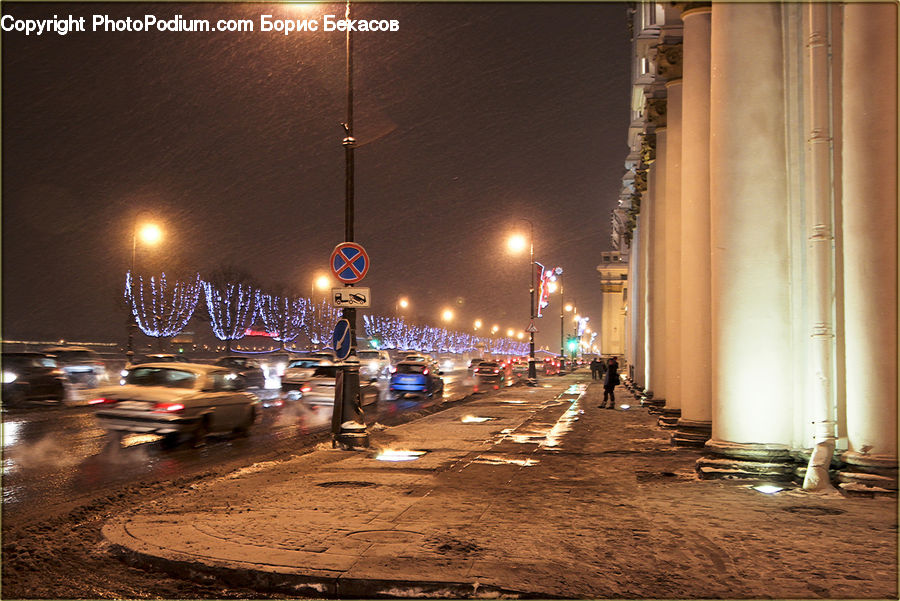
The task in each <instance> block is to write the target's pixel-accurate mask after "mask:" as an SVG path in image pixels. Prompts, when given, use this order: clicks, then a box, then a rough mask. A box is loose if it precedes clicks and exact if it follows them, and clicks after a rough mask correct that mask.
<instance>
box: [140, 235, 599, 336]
mask: <svg viewBox="0 0 900 601" xmlns="http://www.w3.org/2000/svg"><path fill="white" fill-rule="evenodd" d="M162 237H163V232H162V229H161V228H160V227H159V225H157V224H156V223H152V222H146V223H142V224H135V227H134V230H133V231H132V249H131V250H132V252H131V269H132V272H133V271H134V268H135V265H134V262H135V251H136V248H137V242H138V240H140V241H141V242H142V243H143V244H146V245H148V246H153V245H155V244H157V243H159V242H160V240H162ZM527 246H528V243H527V241H526V239H525V237H524V236H522V235H521V234H515V235H513V236H512V237H510V239H509V248H510V249H511V250H513V251H521V250H524V249H525V248H526V247H527ZM532 268H533V265H532ZM333 286H334V283H333V281H332V280H331V278H329V277H328V276H327V275H318V276H316V278H315V279H314V280H313V283H312V289H311V294H310V297H312V293H313V292H314V291H315V290H316V289H318V290H320V291H321V292H323V293H324V292H326V291H328V290H330V289H331V288H332V287H333ZM532 287H533V284H532ZM549 290H550V292H551V293H553V292H556V290H557V285H556V282H555V281H554V282H551V283H550V287H549ZM559 290H560V292H562V287H561V286H560V287H559ZM532 293H533V290H532ZM409 304H410V303H409V299H408V298H407V297H400V298H398V299H397V302H396V305H395V310H396V312H397V314H398V315H399V314H400V312H401V310H404V309H407V308H409ZM532 308H533V302H532ZM564 311H565V312H566V313H574V321H575V323H576V324H579V322H580V321H581V320H582V319H584V320H587V318H583V317H581V316H580V315H578V312H577V309H576V308H575V306H574V305H573V304H572V303H566V305H565V307H564ZM532 312H533V311H532ZM561 317H562V315H561ZM454 318H455V314H454V312H453V310H452V309H444V310H443V312H442V313H441V319H442V320H443V321H445V322H451V321H453V319H454ZM532 318H533V315H532ZM483 327H484V322H483V321H482V320H481V319H476V320H475V322H474V323H473V329H474V330H475V331H478V330H481V329H482V328H483ZM577 327H578V326H577V325H576V328H577ZM584 331H585V332H586V333H587V334H590V333H591V330H590V328H585V329H584ZM498 332H500V326H498V325H496V324H495V325H493V326H492V327H491V334H492V335H494V334H497V333H498ZM506 336H507V337H508V338H513V337H515V338H518V339H519V340H522V339H524V338H525V332H524V331H522V330H520V331H519V332H516V331H515V330H514V329H513V328H508V329H507V330H506ZM129 348H131V345H129Z"/></svg>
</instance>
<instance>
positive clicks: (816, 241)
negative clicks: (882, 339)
mask: <svg viewBox="0 0 900 601" xmlns="http://www.w3.org/2000/svg"><path fill="white" fill-rule="evenodd" d="M829 9H830V7H829V6H827V5H826V4H820V3H813V4H809V5H808V6H807V7H806V13H807V19H805V21H806V25H807V27H808V29H807V32H806V33H807V35H808V37H807V60H808V65H807V66H808V73H809V79H808V83H809V86H808V90H809V91H808V94H809V95H808V105H807V106H808V109H809V117H810V120H809V123H810V131H809V138H808V139H807V166H808V168H809V179H808V180H807V181H808V183H809V186H808V202H807V207H808V208H807V220H806V222H807V227H809V237H808V239H807V246H806V248H807V255H806V256H807V260H808V265H809V279H808V282H809V284H808V285H809V288H808V292H809V299H810V302H809V321H808V323H809V325H810V343H809V371H810V373H811V374H812V381H811V382H810V394H811V396H812V399H811V400H812V416H811V417H812V418H813V424H814V433H813V435H814V437H815V441H816V444H815V446H814V447H813V450H812V455H811V456H810V458H809V464H808V465H807V468H806V476H805V477H804V479H803V489H804V490H809V491H828V490H833V489H834V487H833V486H832V485H831V478H830V476H829V468H830V467H831V460H832V457H833V456H834V447H835V440H836V437H835V419H834V408H833V405H834V402H833V390H834V386H833V383H834V370H833V367H832V365H833V351H832V349H833V345H834V320H833V317H832V303H833V299H834V276H833V274H834V259H833V256H832V253H833V244H834V235H833V228H834V220H833V217H832V202H831V200H832V194H831V191H832V187H831V179H832V169H831V160H832V159H831V153H832V138H831V120H830V108H831V107H830V102H829V98H830V82H831V78H830V77H829V75H830V65H829V62H830V60H831V59H830V57H829V53H830V37H829V36H830V32H829V31H828V24H829V21H828V10H829Z"/></svg>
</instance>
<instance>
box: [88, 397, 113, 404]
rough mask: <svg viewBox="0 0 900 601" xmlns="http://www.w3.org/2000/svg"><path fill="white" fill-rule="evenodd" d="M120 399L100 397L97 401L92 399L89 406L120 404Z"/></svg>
mask: <svg viewBox="0 0 900 601" xmlns="http://www.w3.org/2000/svg"><path fill="white" fill-rule="evenodd" d="M118 402H119V399H107V398H104V397H98V398H96V399H91V400H89V401H88V405H110V404H112V403H118Z"/></svg>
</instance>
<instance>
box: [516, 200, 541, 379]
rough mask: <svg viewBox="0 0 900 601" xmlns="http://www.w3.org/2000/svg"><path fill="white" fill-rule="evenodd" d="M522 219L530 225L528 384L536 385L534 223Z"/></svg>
mask: <svg viewBox="0 0 900 601" xmlns="http://www.w3.org/2000/svg"><path fill="white" fill-rule="evenodd" d="M519 219H521V220H522V221H526V222H528V225H529V227H530V232H529V236H528V253H529V261H528V271H529V272H530V274H529V280H530V288H529V290H528V296H529V301H528V305H529V306H528V312H529V315H530V316H531V322H530V324H529V326H528V333H529V343H528V385H529V386H537V367H536V366H535V361H534V330H535V327H534V223H533V222H532V221H531V220H530V219H525V218H524V217H520V218H519Z"/></svg>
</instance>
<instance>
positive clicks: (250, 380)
mask: <svg viewBox="0 0 900 601" xmlns="http://www.w3.org/2000/svg"><path fill="white" fill-rule="evenodd" d="M213 365H218V366H219V367H227V368H228V369H231V370H234V371H236V372H237V373H239V374H241V375H242V376H244V380H245V381H246V383H247V388H265V387H266V374H265V373H264V372H263V370H262V367H260V366H259V363H257V362H256V360H255V359H251V358H250V357H242V356H240V355H238V356H229V357H222V358H221V359H216V361H215V363H213Z"/></svg>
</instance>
